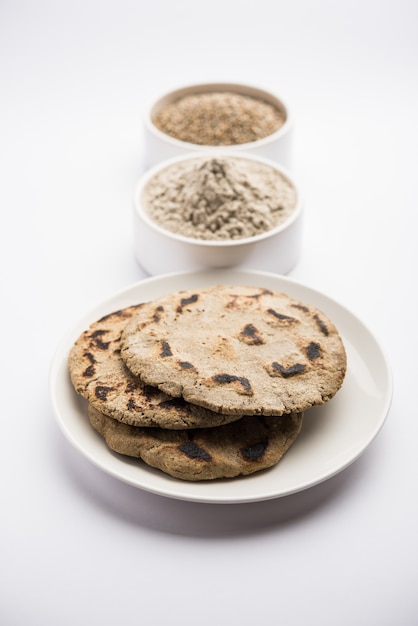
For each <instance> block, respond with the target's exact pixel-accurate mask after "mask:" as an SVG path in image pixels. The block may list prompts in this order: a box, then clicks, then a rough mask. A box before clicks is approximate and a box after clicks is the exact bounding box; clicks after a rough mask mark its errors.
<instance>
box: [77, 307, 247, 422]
mask: <svg viewBox="0 0 418 626" xmlns="http://www.w3.org/2000/svg"><path fill="white" fill-rule="evenodd" d="M141 306H142V305H137V306H130V307H127V308H125V309H122V310H119V311H115V312H114V313H111V314H110V315H106V316H105V317H102V318H101V319H100V320H98V321H96V322H94V323H92V324H91V325H90V327H89V328H88V329H87V330H86V331H84V332H83V333H82V334H81V335H80V337H79V338H78V339H77V341H76V342H75V344H74V345H73V347H72V349H71V351H70V354H69V359H68V367H69V371H70V376H71V381H72V383H73V386H74V388H75V390H76V391H77V393H79V394H80V395H81V396H82V397H83V398H85V399H86V400H88V402H90V403H91V404H92V405H93V406H94V407H95V408H96V409H97V410H98V411H102V412H103V413H105V414H106V415H109V416H111V417H113V418H115V419H117V420H119V421H121V422H124V423H126V424H132V425H136V426H152V427H154V426H159V427H161V428H170V429H183V428H203V427H210V426H219V425H220V424H225V423H228V422H231V421H234V420H235V419H239V417H240V416H239V415H238V416H231V415H224V414H221V413H215V412H213V411H210V410H209V409H206V408H203V407H200V406H196V405H191V404H189V403H188V402H186V401H185V400H183V398H173V397H172V396H170V395H168V394H166V393H164V392H163V391H161V390H159V389H157V388H155V387H150V386H149V385H146V384H144V383H142V382H141V381H140V380H139V378H138V377H137V376H135V375H134V374H132V373H131V372H130V371H129V370H128V368H127V367H126V365H125V363H124V362H123V361H122V359H121V356H120V340H121V333H122V329H123V328H124V326H125V324H126V323H127V322H128V321H129V320H130V319H131V318H132V316H133V315H134V314H135V313H136V312H137V311H138V310H140V309H141Z"/></svg>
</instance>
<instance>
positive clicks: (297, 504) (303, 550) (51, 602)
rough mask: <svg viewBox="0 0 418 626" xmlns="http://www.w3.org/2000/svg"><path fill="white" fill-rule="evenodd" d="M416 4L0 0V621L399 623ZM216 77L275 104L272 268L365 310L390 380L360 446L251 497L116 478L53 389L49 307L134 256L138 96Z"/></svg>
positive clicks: (411, 448) (63, 318) (129, 278)
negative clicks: (229, 497) (277, 182)
mask: <svg viewBox="0 0 418 626" xmlns="http://www.w3.org/2000/svg"><path fill="white" fill-rule="evenodd" d="M417 8H418V5H417V4H416V3H415V2H413V0H409V1H408V0H397V1H396V2H395V1H394V0H388V1H387V2H380V1H379V2H378V1H377V0H375V1H373V0H362V1H361V2H360V1H359V0H351V1H350V2H348V1H347V2H341V3H337V2H332V1H331V0H328V1H327V0H325V1H322V2H319V1H317V2H309V1H308V0H306V1H303V0H292V2H290V1H289V2H279V1H276V2H273V1H272V2H268V1H267V0H258V1H257V2H255V1H245V2H244V1H240V2H238V1H230V2H228V1H223V2H220V1H219V0H212V2H210V3H201V2H196V1H195V2H192V1H191V0H178V2H169V1H168V0H167V1H164V0H154V1H153V2H152V3H151V2H149V3H148V2H145V1H140V0H139V1H137V2H133V1H132V2H129V1H128V0H118V1H117V2H116V1H114V2H113V1H110V0H105V1H104V2H99V1H98V0H90V1H87V2H81V0H71V1H69V0H64V1H62V2H56V3H54V2H52V1H49V2H48V1H47V0H39V1H37V2H32V3H31V2H29V1H27V0H26V1H24V0H23V1H21V2H11V1H10V0H6V1H5V2H3V3H2V4H1V7H0V91H1V97H0V101H1V116H0V138H1V141H0V159H1V170H0V171H1V185H0V206H1V211H2V228H1V247H0V254H1V276H2V294H3V295H2V306H1V316H2V324H1V328H2V339H1V345H2V359H1V380H2V394H1V395H2V402H1V407H2V411H1V413H2V419H1V424H2V426H1V452H0V465H1V471H0V481H1V489H0V494H1V495H0V501H1V516H0V528H1V535H0V542H1V544H0V576H1V586H0V588H1V592H0V623H1V624H2V625H3V624H4V625H5V626H28V625H30V626H37V625H39V626H70V625H71V626H72V625H74V624H82V625H84V624H88V625H93V624H94V625H95V624H100V626H107V625H110V624H115V623H118V624H132V623H138V624H139V623H140V624H156V625H160V624H175V625H177V624H178V625H182V626H184V625H189V624H195V623H196V624H200V625H201V626H206V625H212V624H220V625H224V624H228V625H229V624H239V625H240V626H249V625H250V624H251V625H252V624H285V625H286V626H293V625H297V626H304V625H305V624H309V625H310V626H316V625H318V626H335V625H338V626H352V625H354V624H355V625H356V626H369V625H372V626H374V625H379V626H393V625H395V624H396V626H413V625H415V624H417V623H418V594H417V582H418V576H417V573H418V558H417V556H418V555H417V527H418V507H417V487H416V483H417V471H418V461H417V458H418V455H417V451H416V450H417V441H418V415H417V408H416V389H417V384H416V373H417V362H418V342H417V322H416V319H417V310H418V309H417V304H416V292H417V281H416V268H417V246H416V243H417V227H418V220H417V217H416V214H417V207H418V189H417V182H416V181H417V164H418V163H417V145H418V125H417V112H418V87H417V85H418V82H417V78H418V38H417V36H416V24H417V19H418V10H417ZM217 80H221V81H233V82H234V81H236V82H247V83H250V84H257V85H260V86H263V87H265V88H267V89H268V88H270V89H272V90H274V91H276V92H279V93H281V94H282V95H283V97H285V98H286V99H287V100H288V101H289V103H291V106H292V108H293V111H294V114H295V118H296V122H295V123H296V126H295V137H294V163H293V171H294V174H295V175H297V176H298V178H299V180H300V181H301V183H302V185H303V189H304V192H305V197H306V213H305V231H304V245H303V255H302V258H301V260H300V263H299V264H298V266H297V267H296V268H295V269H294V270H293V271H292V272H291V274H290V277H291V278H295V279H297V280H299V281H302V282H304V283H306V284H308V285H310V286H312V287H315V288H316V289H319V290H321V291H323V292H325V293H326V294H328V295H330V296H331V297H333V298H336V299H337V300H338V301H340V302H341V303H342V304H344V305H345V306H347V307H348V308H349V309H350V310H351V311H353V312H354V313H355V314H356V315H358V316H359V317H360V318H361V319H362V320H363V321H364V322H365V323H366V324H367V325H368V327H369V328H370V329H371V330H372V331H373V333H374V334H375V335H376V337H378V339H379V341H380V342H381V344H382V346H383V348H384V350H385V351H386V353H387V355H388V358H389V360H390V363H391V367H392V370H393V374H394V383H395V385H394V397H393V402H392V407H391V410H390V412H389V415H388V419H387V421H386V423H385V425H384V428H383V429H382V431H381V432H380V433H379V435H378V437H377V438H376V439H375V440H374V441H373V443H372V444H371V446H370V447H369V448H368V449H367V451H366V452H365V453H364V454H363V455H362V456H361V458H360V459H359V460H357V461H356V462H355V463H354V464H352V465H351V466H350V467H349V468H347V469H346V470H345V471H343V472H341V473H339V474H338V475H337V476H335V477H333V478H331V479H330V480H328V481H326V482H324V483H322V484H320V485H318V486H316V487H313V488H311V489H308V490H307V491H303V492H301V493H297V494H293V495H291V496H288V497H284V498H279V499H274V500H269V501H266V502H259V503H250V504H203V503H194V502H183V501H180V500H176V499H172V498H167V497H161V496H158V495H155V494H152V493H147V492H145V491H141V490H140V489H136V488H135V487H131V486H129V485H127V484H125V483H122V482H120V481H118V480H117V479H115V478H112V477H111V476H109V475H107V474H106V473H104V472H102V471H101V470H100V469H98V468H97V467H96V466H94V465H93V464H92V463H90V461H89V460H87V459H86V458H84V457H83V456H81V455H80V454H79V452H77V451H76V450H75V449H74V448H73V447H72V446H71V445H70V444H69V443H68V442H67V439H66V438H65V437H64V436H63V434H62V433H61V430H60V429H59V428H58V426H57V423H56V420H55V418H54V414H53V411H52V406H51V402H50V397H49V389H48V377H49V369H50V365H51V361H52V358H53V355H54V352H55V350H56V348H57V345H58V344H59V342H60V341H61V338H62V336H63V335H64V334H65V333H66V332H67V330H68V328H69V327H71V326H72V325H73V324H74V323H75V322H76V321H77V320H78V319H79V318H80V317H82V316H84V314H85V313H86V312H87V311H89V310H90V309H91V308H93V307H95V306H96V304H98V303H99V302H101V301H102V300H105V299H106V298H108V297H109V296H111V295H112V294H114V293H115V292H117V291H119V290H120V289H122V288H124V287H126V286H127V285H129V284H131V283H133V282H136V281H139V280H141V279H143V278H144V277H145V273H144V272H143V271H142V270H141V268H140V267H139V266H138V264H137V263H136V261H135V259H134V257H133V252H132V231H131V217H132V215H131V211H132V194H133V189H134V186H135V183H136V181H137V179H138V177H139V175H140V174H141V170H142V155H143V153H142V149H143V145H142V143H141V142H142V111H143V108H144V106H145V104H146V102H147V101H148V98H149V97H150V96H151V95H153V94H154V93H157V92H158V93H159V92H160V91H164V90H166V89H170V88H172V87H176V86H178V85H182V84H186V83H193V82H206V81H207V82H209V81H217ZM158 252H160V253H161V251H156V253H158Z"/></svg>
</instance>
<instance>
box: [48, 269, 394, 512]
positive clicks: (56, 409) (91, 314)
mask: <svg viewBox="0 0 418 626" xmlns="http://www.w3.org/2000/svg"><path fill="white" fill-rule="evenodd" d="M227 276H231V277H232V276H234V277H237V278H238V277H239V279H240V280H243V279H244V278H245V280H246V281H247V284H249V283H248V281H249V280H250V279H251V280H257V281H260V280H263V278H264V279H267V280H269V281H274V282H276V281H277V282H278V283H282V284H283V285H291V286H293V287H294V288H297V289H302V290H303V291H305V292H307V293H309V294H312V295H313V296H314V297H315V296H316V297H318V298H319V299H324V300H325V301H326V302H328V303H329V304H332V305H333V306H336V307H337V308H338V309H340V310H341V312H342V313H344V314H345V315H346V316H348V317H350V318H352V319H354V320H355V321H356V322H357V324H358V325H359V326H360V327H362V329H363V331H365V332H366V333H367V335H368V336H369V339H370V340H371V341H372V342H373V343H374V347H375V349H377V350H378V351H379V353H380V358H381V364H382V367H383V371H384V374H385V378H386V383H387V385H386V389H385V393H384V394H382V408H381V411H380V413H379V419H376V423H375V427H374V429H373V430H371V432H370V433H369V435H368V437H367V440H364V441H363V444H362V445H361V446H359V448H358V450H357V451H356V453H355V454H353V455H352V456H351V457H350V458H349V459H347V460H346V461H345V462H344V463H342V464H341V465H339V466H337V467H335V468H334V469H333V470H332V471H328V472H324V473H323V474H322V475H320V476H317V477H316V478H315V479H313V480H311V481H310V482H308V483H306V482H305V483H303V484H300V485H299V486H293V487H292V488H289V489H287V490H281V491H270V492H268V493H267V492H265V493H254V494H253V495H252V496H249V495H246V496H242V495H239V490H238V493H237V495H236V496H231V495H229V496H221V495H218V496H216V495H215V496H208V494H207V493H205V491H204V490H202V494H201V495H199V494H198V495H196V494H193V493H187V492H188V491H192V492H193V491H194V490H195V489H194V488H195V487H196V485H198V484H199V483H198V482H193V481H192V482H188V481H179V480H176V479H173V478H172V477H170V476H168V475H163V478H164V479H165V480H166V481H168V482H167V487H165V488H158V486H155V485H154V486H152V485H148V484H144V482H141V481H138V480H133V479H130V478H128V477H127V476H125V475H122V471H121V470H120V471H119V472H118V471H115V470H113V468H112V467H111V466H109V462H108V464H107V466H106V464H104V463H103V462H102V461H100V460H99V459H98V458H96V457H95V455H94V454H92V452H91V450H89V449H88V445H87V446H86V444H85V442H82V441H79V440H78V439H77V437H75V435H74V433H73V432H72V430H71V428H70V427H69V426H68V423H67V422H68V420H67V421H66V420H65V418H64V417H63V415H62V411H61V410H60V406H59V402H58V398H57V389H56V386H57V385H58V383H59V373H60V368H63V355H64V353H67V354H68V350H69V347H70V346H71V345H72V343H73V342H74V341H75V339H76V338H77V337H78V336H79V334H80V333H81V332H82V331H83V330H85V328H87V326H88V324H90V323H91V322H93V321H95V320H96V319H98V316H99V315H105V314H106V313H105V312H102V311H103V310H105V311H106V310H107V312H108V313H110V312H112V310H115V308H114V306H113V308H112V302H117V301H119V300H120V299H123V298H125V297H127V296H128V294H130V293H132V292H135V291H136V290H140V291H141V290H146V289H147V287H148V286H152V285H155V284H156V285H157V287H158V286H159V285H160V284H165V283H169V282H170V281H179V280H180V281H183V280H185V281H186V282H189V281H191V282H192V281H194V280H196V281H197V280H200V279H201V280H203V281H205V280H208V279H209V278H210V279H211V280H212V277H216V278H217V279H218V281H221V283H222V281H225V279H226V278H225V279H223V278H222V277H227ZM218 281H216V282H218ZM221 283H220V284H221ZM213 284H215V283H214V282H213ZM223 284H232V282H231V280H228V282H223ZM241 284H242V283H241ZM253 284H254V285H255V284H257V283H253ZM182 288H183V287H182ZM185 288H189V287H185ZM281 289H282V288H281ZM172 290H173V291H177V290H178V289H177V288H176V287H175V286H174V287H173V289H172ZM282 290H283V289H282ZM306 301H307V300H306ZM314 306H316V305H314ZM318 308H320V307H318ZM89 320H90V321H89ZM336 325H337V328H338V324H336ZM80 329H81V330H80ZM349 367H350V366H349V364H348V366H347V370H348V369H349ZM67 374H68V370H67ZM68 380H69V374H68ZM69 384H70V385H71V383H69ZM74 394H75V397H76V398H78V400H79V401H84V402H86V401H85V400H84V399H82V398H81V399H80V398H79V396H77V394H76V392H75V391H74ZM49 395H50V400H51V404H52V408H53V413H54V417H55V421H56V423H57V424H58V426H59V428H60V430H61V432H62V434H63V435H64V436H65V438H66V439H67V441H68V442H69V443H70V444H71V445H72V446H73V447H74V448H75V449H76V450H77V451H78V452H79V453H80V454H82V455H83V456H84V457H85V458H87V459H88V460H89V461H90V462H91V463H93V465H95V466H96V467H98V468H99V469H101V470H102V471H104V472H105V473H107V474H109V475H111V476H113V477H114V478H116V479H118V480H121V481H122V482H125V483H127V484H129V485H131V486H133V487H135V488H138V489H141V490H143V491H147V492H150V493H154V494H156V495H160V496H163V497H169V498H173V499H177V500H183V501H190V502H200V503H213V504H237V503H248V502H260V501H266V500H272V499H277V498H282V497H286V496H288V495H292V494H295V493H299V492H302V491H305V490H307V489H310V488H312V487H314V486H316V485H318V484H321V483H322V482H325V481H326V480H329V479H330V478H332V477H333V476H335V475H337V474H339V473H340V472H342V471H344V470H345V469H346V468H347V467H349V466H350V465H351V464H352V463H354V462H355V461H356V460H357V459H358V458H359V457H360V456H361V455H362V454H363V453H364V452H365V451H366V450H367V448H368V447H369V446H370V445H371V443H372V442H373V441H374V440H375V438H376V437H377V435H378V434H379V432H380V431H381V429H382V428H383V426H384V424H385V422H386V419H387V417H388V414H389V411H390V407H391V403H392V398H393V373H392V369H391V366H390V363H389V359H388V356H387V354H386V351H385V349H384V348H383V346H382V345H381V343H380V341H379V340H378V339H377V337H376V336H375V334H374V333H373V332H372V331H371V330H370V328H369V327H368V326H367V325H366V324H365V323H364V322H363V321H362V320H361V319H360V317H359V316H358V315H356V314H355V313H353V312H352V311H351V310H350V309H348V308H347V307H346V306H345V305H344V304H342V303H340V302H339V301H338V300H336V299H335V298H333V297H332V296H329V295H328V294H327V293H325V292H324V291H321V290H319V289H317V288H315V287H311V286H310V285H308V284H305V283H303V282H302V281H300V280H297V279H293V278H290V277H288V276H285V275H281V274H276V273H273V272H266V271H260V270H250V269H239V268H230V269H212V270H201V271H181V272H170V273H165V274H159V275H156V276H148V277H146V278H144V279H141V280H139V281H136V282H133V283H130V284H128V285H126V286H125V287H123V288H121V289H119V290H118V291H116V292H114V293H113V294H111V295H109V296H108V297H107V298H104V299H102V300H101V301H100V302H99V303H98V304H97V305H96V306H94V307H90V310H89V311H87V312H86V313H85V314H84V315H83V316H82V317H80V318H79V319H78V321H77V322H76V323H74V324H72V325H71V327H69V328H68V329H67V331H66V332H65V333H64V335H63V336H62V338H61V340H60V341H59V343H58V345H57V347H56V349H55V352H54V354H53V358H52V362H51V366H50V371H49ZM83 444H84V445H83ZM103 444H104V442H103ZM104 445H105V444H104ZM108 451H109V452H111V451H110V450H109V449H108ZM115 454H116V453H111V456H110V457H109V458H112V457H114V455H115ZM116 461H117V462H116V466H118V465H119V464H121V465H122V466H123V465H124V464H125V465H126V463H127V462H129V461H131V462H132V461H135V460H126V459H123V460H122V459H120V458H119V457H118V456H117V458H116ZM145 470H146V472H149V471H153V472H157V475H160V472H159V471H158V470H154V468H149V467H146V468H145ZM257 474H259V473H256V475H257ZM261 474H263V472H260V475H261ZM256 475H254V474H253V475H251V476H256ZM248 479H249V477H241V478H239V480H243V481H248ZM236 480H237V479H230V481H228V482H234V481H236ZM173 481H175V483H173ZM163 482H164V481H163ZM222 482H226V481H222ZM170 484H173V485H174V484H175V488H174V489H170V486H169V485H170ZM188 486H189V488H188ZM191 486H192V487H193V489H190V487H191Z"/></svg>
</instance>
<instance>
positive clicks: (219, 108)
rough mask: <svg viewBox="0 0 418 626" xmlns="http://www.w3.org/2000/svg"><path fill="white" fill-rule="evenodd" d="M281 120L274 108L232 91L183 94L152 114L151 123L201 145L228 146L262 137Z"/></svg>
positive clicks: (279, 110) (181, 138)
mask: <svg viewBox="0 0 418 626" xmlns="http://www.w3.org/2000/svg"><path fill="white" fill-rule="evenodd" d="M285 121H286V118H285V115H284V113H283V111H282V110H281V109H279V108H278V107H276V106H274V105H272V104H270V103H269V102H266V101H264V100H261V99H260V98H255V97H253V96H247V95H243V94H239V93H233V92H213V93H211V92H208V93H196V94H189V95H185V96H183V97H180V98H178V99H176V100H174V101H173V102H169V103H167V104H165V105H164V106H163V107H161V108H160V109H159V110H158V111H157V112H155V113H154V115H153V116H152V122H153V124H154V125H155V126H156V127H157V128H158V129H159V130H160V131H162V132H163V133H165V134H166V135H169V136H170V137H174V138H175V139H179V140H180V141H185V142H187V143H192V144H197V145H204V146H232V145H239V144H244V143H251V142H253V141H257V140H259V139H264V138H265V137H268V136H269V135H272V134H273V133H275V132H276V131H277V130H279V129H280V128H281V127H282V126H283V124H284V123H285Z"/></svg>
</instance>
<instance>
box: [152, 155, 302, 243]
mask: <svg viewBox="0 0 418 626" xmlns="http://www.w3.org/2000/svg"><path fill="white" fill-rule="evenodd" d="M141 201H142V203H143V207H144V209H145V212H146V213H147V214H148V216H149V217H150V218H151V219H152V220H153V221H154V222H155V223H156V224H158V225H159V226H161V227H162V228H164V229H166V230H169V231H171V232H173V233H176V234H178V235H182V236H184V237H190V238H192V239H201V240H207V241H222V240H223V241H225V240H231V239H232V240H233V239H244V238H247V237H255V236H256V235H260V234H263V233H265V232H267V231H269V230H271V229H273V228H275V227H277V226H280V225H281V224H283V223H284V222H286V220H288V219H289V218H290V217H291V215H292V213H293V211H294V209H295V207H296V204H297V193H296V189H295V187H294V185H293V184H292V183H291V181H290V180H289V179H288V178H287V177H286V176H285V175H284V174H282V173H281V172H280V171H278V170H277V169H276V168H274V167H272V166H271V165H269V164H268V163H265V162H263V161H261V160H256V159H246V158H241V157H238V156H230V155H228V156H225V157H202V158H199V157H195V158H190V159H183V160H179V161H177V162H175V163H172V164H171V165H168V166H167V167H165V168H163V169H161V170H160V171H158V172H157V173H156V174H155V175H154V176H152V178H151V179H150V180H149V181H148V183H147V184H146V186H145V188H144V190H143V193H142V198H141Z"/></svg>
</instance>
